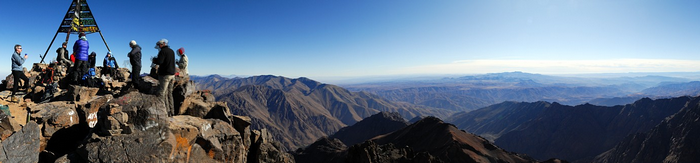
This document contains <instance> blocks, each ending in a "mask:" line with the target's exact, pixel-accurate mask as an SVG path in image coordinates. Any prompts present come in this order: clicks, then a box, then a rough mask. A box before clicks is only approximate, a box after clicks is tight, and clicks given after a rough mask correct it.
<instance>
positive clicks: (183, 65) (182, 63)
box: [177, 47, 189, 76]
mask: <svg viewBox="0 0 700 163" xmlns="http://www.w3.org/2000/svg"><path fill="white" fill-rule="evenodd" d="M177 54H178V55H180V60H178V61H177V67H179V68H180V76H188V75H189V72H188V71H187V62H188V59H187V55H185V48H182V47H181V48H180V49H177Z"/></svg>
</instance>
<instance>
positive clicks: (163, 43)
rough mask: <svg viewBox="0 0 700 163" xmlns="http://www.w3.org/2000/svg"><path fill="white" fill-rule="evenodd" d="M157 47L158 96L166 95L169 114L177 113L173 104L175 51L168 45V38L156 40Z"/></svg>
mask: <svg viewBox="0 0 700 163" xmlns="http://www.w3.org/2000/svg"><path fill="white" fill-rule="evenodd" d="M155 48H156V49H159V50H160V51H159V52H158V57H156V58H154V59H153V63H154V64H157V65H158V82H159V84H158V96H161V97H165V101H166V104H165V105H167V106H168V110H169V115H170V116H173V115H175V108H174V104H173V100H172V99H173V94H172V90H173V88H172V87H173V84H172V81H173V78H174V77H175V51H173V49H170V46H168V40H166V39H161V40H160V41H158V42H156V47H155Z"/></svg>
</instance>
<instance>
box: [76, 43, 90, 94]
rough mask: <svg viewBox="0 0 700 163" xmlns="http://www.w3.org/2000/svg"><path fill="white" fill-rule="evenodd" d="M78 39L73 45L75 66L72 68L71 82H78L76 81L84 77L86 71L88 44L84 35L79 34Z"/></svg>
mask: <svg viewBox="0 0 700 163" xmlns="http://www.w3.org/2000/svg"><path fill="white" fill-rule="evenodd" d="M79 36H80V39H78V40H76V41H75V44H73V53H75V64H74V66H73V71H72V72H73V75H72V76H73V82H75V83H77V82H79V81H78V79H79V78H80V77H82V76H83V75H85V73H87V71H88V64H89V63H88V51H89V49H90V44H89V43H88V41H87V38H86V37H85V33H83V32H81V33H80V35H79Z"/></svg>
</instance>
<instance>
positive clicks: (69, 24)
mask: <svg viewBox="0 0 700 163" xmlns="http://www.w3.org/2000/svg"><path fill="white" fill-rule="evenodd" d="M58 32H61V33H70V34H78V33H80V32H85V34H90V33H95V32H100V28H99V27H97V22H95V17H94V16H93V15H92V11H90V7H89V6H88V4H87V2H86V1H85V0H73V3H71V6H70V8H69V9H68V13H66V16H64V17H63V21H62V23H61V26H60V27H59V28H58Z"/></svg>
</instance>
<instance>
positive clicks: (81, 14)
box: [41, 0, 112, 63]
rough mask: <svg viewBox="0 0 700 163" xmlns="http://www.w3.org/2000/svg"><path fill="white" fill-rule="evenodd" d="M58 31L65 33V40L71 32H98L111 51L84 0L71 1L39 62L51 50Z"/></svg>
mask: <svg viewBox="0 0 700 163" xmlns="http://www.w3.org/2000/svg"><path fill="white" fill-rule="evenodd" d="M58 33H66V42H68V39H69V38H70V35H71V34H80V33H85V34H86V35H87V34H92V33H99V34H100V37H102V42H104V43H105V46H106V47H107V50H108V51H112V50H110V49H109V45H107V41H105V37H104V36H103V35H102V31H100V28H99V27H98V26H97V21H95V17H94V16H93V15H92V11H91V10H90V7H89V6H88V4H87V1H86V0H73V2H71V5H70V7H68V11H67V12H66V15H65V16H64V17H63V20H62V21H61V25H60V26H58V30H57V31H56V34H55V35H54V36H53V39H51V43H49V47H48V48H46V52H44V55H43V56H41V63H44V58H45V57H46V54H48V53H49V50H51V45H53V42H54V41H55V40H56V36H58Z"/></svg>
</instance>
